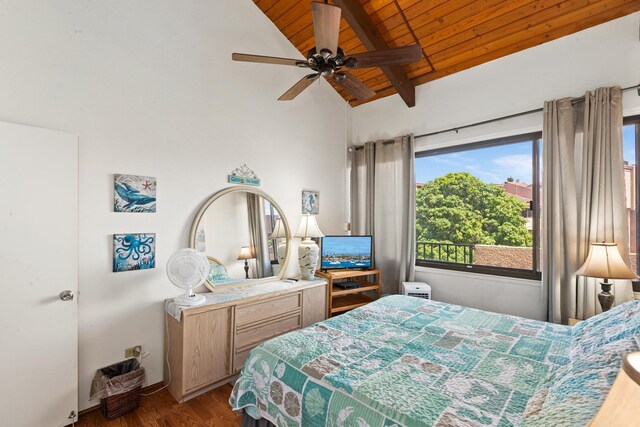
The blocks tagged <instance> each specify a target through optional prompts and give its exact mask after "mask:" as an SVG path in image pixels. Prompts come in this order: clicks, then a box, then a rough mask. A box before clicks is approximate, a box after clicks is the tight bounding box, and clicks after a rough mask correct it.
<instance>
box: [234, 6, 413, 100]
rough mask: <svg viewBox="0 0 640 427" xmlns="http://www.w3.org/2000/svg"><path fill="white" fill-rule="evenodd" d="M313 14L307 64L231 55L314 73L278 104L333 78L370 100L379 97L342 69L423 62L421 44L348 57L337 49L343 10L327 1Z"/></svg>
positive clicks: (293, 60)
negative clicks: (313, 45)
mask: <svg viewBox="0 0 640 427" xmlns="http://www.w3.org/2000/svg"><path fill="white" fill-rule="evenodd" d="M311 12H312V14H313V30H314V33H315V39H316V47H314V48H312V49H311V50H310V51H309V52H308V53H307V59H306V60H303V59H290V58H278V57H275V56H261V55H251V54H245V53H234V54H232V55H231V59H233V60H234V61H244V62H257V63H262V64H277V65H292V66H295V67H300V68H307V69H309V70H312V71H313V73H311V74H308V75H306V76H304V77H303V78H302V79H300V81H298V83H296V84H295V85H293V86H292V87H291V88H290V89H289V90H288V91H286V92H285V93H284V94H283V95H282V96H281V97H280V98H278V100H279V101H290V100H292V99H294V98H295V97H296V96H298V95H299V94H300V93H301V92H302V91H303V90H305V89H306V88H307V87H309V86H310V85H311V83H313V82H314V81H316V80H318V79H319V78H320V77H325V78H327V79H329V78H331V79H332V80H333V81H334V82H336V83H337V84H338V85H340V86H342V87H343V88H344V89H345V90H346V91H347V92H349V93H350V94H351V95H353V96H355V97H356V98H357V99H360V100H364V99H368V98H371V97H372V96H374V95H375V94H376V93H375V92H374V91H373V90H371V89H370V88H369V87H367V85H365V84H364V83H362V82H361V81H360V80H358V79H357V78H355V77H354V76H352V75H351V74H349V73H346V72H344V71H342V69H343V68H347V69H356V68H369V67H382V66H386V65H403V64H410V63H412V62H418V61H420V58H421V56H422V47H421V46H420V45H419V44H414V45H408V46H402V47H397V48H391V49H384V50H373V51H369V52H364V53H357V54H355V55H350V56H347V55H346V54H345V52H344V51H343V50H342V49H341V48H340V47H339V46H338V36H339V35H340V16H341V14H342V10H341V9H340V8H339V7H338V6H334V5H330V4H327V2H326V0H325V2H324V3H319V2H312V3H311Z"/></svg>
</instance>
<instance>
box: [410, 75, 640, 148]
mask: <svg viewBox="0 0 640 427" xmlns="http://www.w3.org/2000/svg"><path fill="white" fill-rule="evenodd" d="M633 89H638V96H640V84H638V85H635V86H629V87H625V88H623V89H622V92H626V91H629V90H633ZM574 102H584V96H582V97H577V98H574ZM542 111H543V109H542V108H536V109H535V110H528V111H522V112H520V113H514V114H509V115H508V116H502V117H497V118H495V119H489V120H483V121H481V122H477V123H471V124H469V125H463V126H456V127H453V128H449V129H444V130H438V131H435V132H428V133H423V134H421V135H415V136H414V138H415V139H418V138H424V137H427V136H433V135H438V134H441V133H447V132H453V131H455V132H456V133H458V131H459V130H461V129H466V128H470V127H474V126H480V125H486V124H488V123H493V122H499V121H501V120H506V119H512V118H514V117H520V116H526V115H528V114H533V113H540V112H542Z"/></svg>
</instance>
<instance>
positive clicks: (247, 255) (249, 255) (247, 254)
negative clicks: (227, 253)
mask: <svg viewBox="0 0 640 427" xmlns="http://www.w3.org/2000/svg"><path fill="white" fill-rule="evenodd" d="M255 257H256V256H255V254H254V253H253V251H252V250H251V248H250V247H249V246H243V247H241V248H240V255H238V259H240V260H242V259H243V260H244V274H245V276H246V277H245V278H246V279H248V278H249V260H250V259H254V258H255Z"/></svg>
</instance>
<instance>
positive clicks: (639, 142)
mask: <svg viewBox="0 0 640 427" xmlns="http://www.w3.org/2000/svg"><path fill="white" fill-rule="evenodd" d="M628 125H635V128H636V129H635V130H636V140H635V150H636V176H635V180H636V188H634V190H633V191H635V196H636V197H635V199H636V203H635V209H636V217H635V221H636V269H640V250H639V248H638V244H639V243H640V227H639V226H640V210H639V209H640V200H638V197H639V196H640V182H639V181H638V179H639V178H640V167H638V166H640V115H635V116H628V117H624V118H623V119H622V126H628ZM636 273H637V271H636Z"/></svg>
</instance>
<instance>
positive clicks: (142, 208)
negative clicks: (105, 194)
mask: <svg viewBox="0 0 640 427" xmlns="http://www.w3.org/2000/svg"><path fill="white" fill-rule="evenodd" d="M113 185H114V190H115V191H114V196H115V197H114V201H113V210H114V212H143V213H149V212H155V211H156V179H155V177H152V176H137V175H113Z"/></svg>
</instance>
